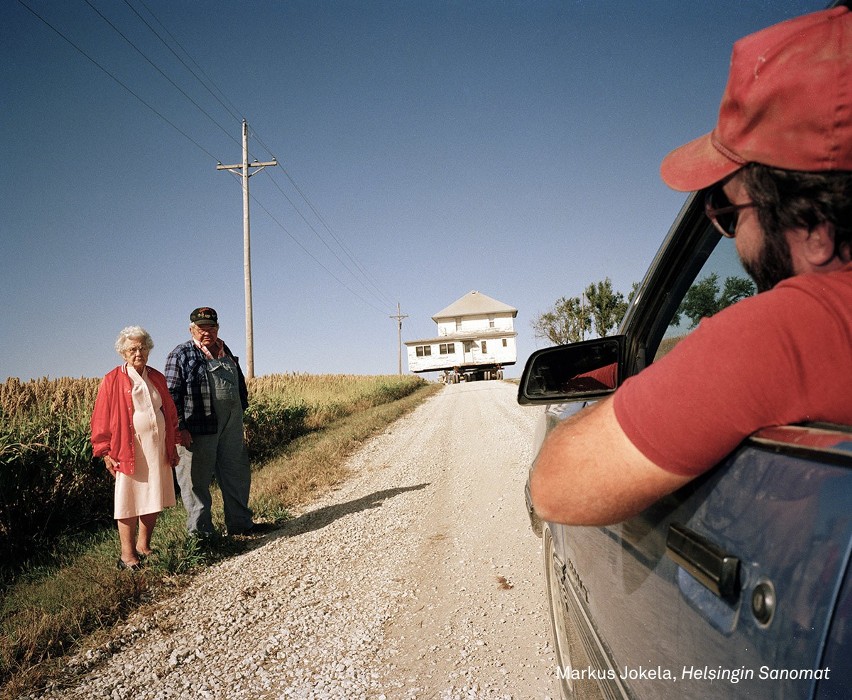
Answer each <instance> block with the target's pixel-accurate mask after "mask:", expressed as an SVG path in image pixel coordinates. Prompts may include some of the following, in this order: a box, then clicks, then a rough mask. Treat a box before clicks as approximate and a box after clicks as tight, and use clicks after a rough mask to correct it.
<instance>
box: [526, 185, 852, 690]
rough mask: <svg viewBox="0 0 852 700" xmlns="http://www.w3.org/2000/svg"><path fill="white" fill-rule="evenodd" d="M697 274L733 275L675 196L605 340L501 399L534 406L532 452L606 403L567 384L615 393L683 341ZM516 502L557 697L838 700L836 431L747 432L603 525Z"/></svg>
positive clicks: (845, 440) (841, 644) (849, 627)
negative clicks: (546, 622)
mask: <svg viewBox="0 0 852 700" xmlns="http://www.w3.org/2000/svg"><path fill="white" fill-rule="evenodd" d="M714 274H715V275H716V280H717V281H718V282H719V283H720V284H721V283H722V282H723V281H724V280H726V279H727V278H729V277H744V273H743V272H742V269H741V267H740V265H739V262H738V260H737V257H736V251H735V249H734V246H733V245H732V244H731V241H729V240H726V239H722V238H720V236H719V234H718V233H717V232H716V231H715V229H713V227H712V225H710V223H709V222H708V220H707V218H706V216H705V215H704V212H703V206H702V201H701V198H700V196H697V195H693V196H692V197H690V199H688V200H687V202H686V204H685V205H684V207H683V209H682V211H681V213H680V215H679V217H678V219H677V221H676V222H675V224H674V226H673V227H672V229H671V231H670V232H669V235H668V237H667V238H666V240H665V242H664V243H663V245H662V247H661V248H660V251H659V252H658V254H657V256H656V258H655V259H654V261H653V263H652V266H651V268H650V270H649V271H648V273H647V275H646V277H645V279H644V281H643V282H642V284H641V286H640V288H639V290H638V293H637V294H636V295H635V297H634V300H633V302H632V304H631V307H630V308H629V310H628V312H627V314H626V316H625V318H624V322H623V324H622V327H621V329H620V334H619V335H618V336H615V337H609V338H601V339H596V340H591V341H586V342H584V343H577V344H573V345H567V346H560V347H556V348H548V349H545V350H541V351H538V352H537V353H535V354H534V355H533V356H531V357H530V359H529V361H528V363H527V366H526V369H525V370H524V374H523V377H522V379H521V385H520V389H519V401H520V402H521V403H523V404H531V403H538V404H547V408H546V410H545V412H544V419H543V420H544V425H543V426H542V429H541V430H540V431H539V434H540V437H541V438H543V436H544V434H545V433H546V432H547V430H549V429H550V428H552V427H553V426H554V425H556V424H557V423H558V422H559V421H561V420H564V419H565V418H566V417H568V416H570V415H572V414H573V413H574V412H576V411H577V410H582V407H583V405H584V403H585V402H589V401H594V400H596V399H598V398H601V397H602V396H605V395H607V394H608V393H611V391H612V389H609V388H606V387H605V386H604V384H603V383H597V384H596V385H577V384H576V382H574V383H573V384H572V382H571V381H569V380H570V379H571V378H575V377H577V376H578V375H586V376H605V375H606V374H609V375H611V376H612V377H613V379H614V381H613V382H611V383H612V384H613V385H615V384H617V383H619V382H621V381H623V380H624V379H625V378H626V377H628V376H630V375H632V374H635V373H636V372H639V371H640V370H642V369H643V368H644V367H646V366H647V365H649V364H651V363H652V362H654V361H655V360H656V359H658V358H659V357H660V356H662V355H663V354H664V353H665V352H667V351H668V350H669V349H671V347H673V346H674V345H675V344H676V343H677V342H678V341H679V340H680V339H681V338H682V337H684V336H685V335H686V334H687V333H688V332H689V331H690V328H689V325H690V324H689V321H688V319H685V318H684V317H683V313H682V310H683V309H682V307H681V303H682V301H683V300H684V298H685V296H686V295H687V292H688V290H689V289H690V288H691V287H693V285H695V284H697V283H701V282H702V281H706V280H707V279H708V278H710V276H711V275H714ZM679 311H680V312H681V313H679ZM604 368H608V370H609V371H608V372H606V373H601V372H600V370H601V369H604ZM694 371H695V372H696V374H698V373H700V372H702V371H703V370H702V368H701V367H695V368H694ZM850 371H852V368H850ZM684 381H689V379H688V378H685V379H684ZM850 400H852V397H850ZM646 410H648V411H653V410H654V407H653V406H647V407H646ZM526 496H527V505H528V507H529V509H530V516H531V519H532V523H533V528H534V530H535V531H536V532H537V533H538V534H540V535H542V536H543V537H544V563H545V568H546V574H547V575H546V578H547V594H548V597H549V601H550V614H551V619H552V624H553V638H554V644H555V648H556V653H557V658H558V663H559V668H558V670H557V672H556V675H557V677H558V681H559V685H560V688H561V692H562V696H563V697H564V698H573V697H578V698H586V697H604V698H649V699H650V698H653V699H654V700H658V699H660V698H672V699H677V700H682V699H685V698H767V699H769V698H772V699H773V700H774V699H777V698H819V699H822V698H850V697H852V575H850V564H849V562H850V553H852V427H850V426H848V425H826V424H809V425H791V426H785V427H779V428H772V429H766V430H762V431H760V432H758V433H756V434H754V435H752V436H751V437H749V438H748V439H747V440H745V441H744V442H743V443H742V444H741V445H740V446H739V447H738V448H737V450H735V451H734V452H733V453H732V454H730V455H729V456H728V457H727V458H726V459H725V460H724V461H723V462H722V463H721V464H719V465H718V466H717V467H716V468H714V469H712V470H710V471H709V472H708V473H706V474H705V475H704V476H702V477H700V478H698V479H696V480H695V481H693V482H691V483H690V484H688V485H687V486H686V487H685V488H683V489H682V490H680V491H678V492H675V493H673V494H671V495H670V496H668V497H666V498H664V499H662V500H661V501H659V502H658V503H656V504H655V505H653V506H652V507H651V508H649V509H648V510H646V511H645V512H643V513H641V514H639V515H638V516H636V517H634V518H631V519H630V520H627V521H625V522H622V523H620V524H617V525H613V526H609V527H569V526H565V525H558V524H553V523H549V522H541V521H540V520H539V519H538V518H537V517H536V515H535V513H534V511H533V509H532V507H531V504H530V499H529V487H527V494H526Z"/></svg>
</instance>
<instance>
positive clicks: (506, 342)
mask: <svg viewBox="0 0 852 700" xmlns="http://www.w3.org/2000/svg"><path fill="white" fill-rule="evenodd" d="M503 347H504V348H506V347H509V341H508V340H506V339H505V338H503Z"/></svg>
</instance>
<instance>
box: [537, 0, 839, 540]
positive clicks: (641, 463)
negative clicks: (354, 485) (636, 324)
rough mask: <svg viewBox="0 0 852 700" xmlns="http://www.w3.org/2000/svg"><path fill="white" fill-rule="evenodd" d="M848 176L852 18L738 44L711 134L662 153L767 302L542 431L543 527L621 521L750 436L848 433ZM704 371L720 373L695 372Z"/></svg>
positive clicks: (785, 27) (789, 28)
mask: <svg viewBox="0 0 852 700" xmlns="http://www.w3.org/2000/svg"><path fill="white" fill-rule="evenodd" d="M850 171H852V13H850V11H849V9H848V8H845V7H837V8H834V9H831V10H825V11H822V12H817V13H813V14H811V15H806V16H803V17H798V18H795V19H792V20H789V21H787V22H783V23H781V24H778V25H775V26H773V27H769V28H768V29H764V30H762V31H760V32H757V33H755V34H753V35H750V36H748V37H746V38H744V39H741V40H740V41H738V42H737V43H736V44H735V46H734V51H733V54H732V58H731V68H730V74H729V79H728V84H727V87H726V89H725V94H724V96H723V98H722V103H721V107H720V110H719V119H718V123H717V125H716V127H715V129H713V131H712V132H711V133H709V134H707V135H705V136H702V137H700V138H698V139H696V140H694V141H692V142H690V143H688V144H686V145H684V146H682V147H680V148H678V149H676V150H675V151H673V152H672V153H670V154H669V155H668V156H667V157H666V158H665V159H664V161H663V163H662V167H661V174H662V177H663V180H664V181H665V182H666V184H668V185H669V186H670V187H672V188H673V189H676V190H680V191H690V190H705V197H706V199H705V201H706V211H707V215H708V216H709V218H710V219H711V220H712V222H713V224H714V225H715V226H716V228H718V229H719V232H720V233H721V234H722V235H724V236H727V237H730V238H735V240H734V243H735V245H736V248H737V252H738V254H739V256H740V259H741V260H742V262H743V266H744V267H745V269H746V271H747V272H748V273H749V274H750V275H751V276H752V277H753V278H754V280H755V282H756V283H757V286H758V290H759V291H760V292H761V293H760V294H758V295H757V296H755V297H752V298H749V299H746V300H743V301H741V302H739V303H738V304H735V305H734V306H731V307H729V308H727V309H725V310H724V311H722V312H720V313H718V314H716V315H715V316H714V317H712V318H710V319H705V320H704V321H702V323H701V324H700V325H699V327H698V329H697V330H696V331H695V332H694V333H692V334H690V335H689V336H687V337H686V338H685V339H684V340H683V341H682V342H681V343H679V344H678V346H677V347H676V348H675V349H674V350H673V351H672V352H671V353H669V354H668V355H667V356H666V357H664V358H662V359H661V360H660V361H658V362H655V363H654V364H652V365H651V366H649V367H648V368H646V369H645V370H643V371H642V372H640V373H639V374H638V375H636V376H635V377H632V378H630V379H628V380H627V381H626V382H625V383H624V384H623V385H622V386H621V387H620V388H619V389H618V390H617V391H616V393H615V394H614V395H612V396H611V397H609V398H607V399H606V400H603V401H600V402H599V403H597V404H595V405H594V406H593V407H591V408H589V409H587V410H584V411H581V412H580V413H579V414H577V415H576V416H574V417H573V419H571V420H568V421H566V422H565V423H563V424H561V425H559V426H558V427H557V428H555V429H554V430H553V431H552V432H551V434H550V436H549V437H548V439H547V440H546V441H545V443H544V445H543V446H542V449H541V451H540V453H539V456H538V458H537V460H536V463H535V466H534V469H533V473H532V476H531V482H530V489H531V494H532V500H533V504H534V506H535V508H536V511H537V512H538V514H539V515H540V516H541V517H542V518H544V519H545V520H550V521H553V522H563V523H567V524H573V525H604V524H610V523H615V522H619V521H621V520H623V519H626V518H628V517H630V516H632V515H634V514H636V513H638V512H639V511H641V510H643V509H644V508H646V507H647V506H649V505H650V504H651V503H653V502H654V501H656V500H657V499H659V498H660V497H662V496H664V495H666V494H668V493H670V492H672V491H674V490H676V489H678V488H679V487H681V486H683V485H684V484H686V483H687V482H688V481H690V480H691V479H693V478H695V477H696V476H698V475H699V474H701V473H703V472H704V471H706V470H708V469H710V468H712V467H713V466H714V465H715V464H717V463H718V462H719V461H720V460H722V459H723V458H724V457H725V455H727V454H728V453H730V452H732V451H733V450H734V449H735V448H736V446H737V445H738V444H739V443H740V442H741V441H742V440H743V439H744V438H745V437H747V436H748V435H750V434H751V433H752V432H754V431H755V430H758V429H759V428H762V427H767V426H772V425H785V424H790V423H797V422H803V421H826V422H834V423H841V424H846V425H849V424H852V400H850V397H852V264H850V260H851V259H852V251H850V247H852V242H850V239H851V238H852V172H850ZM710 366H713V367H717V366H720V371H719V372H711V371H707V372H702V373H700V375H699V374H697V373H696V372H694V371H693V370H694V368H695V367H710ZM684 377H687V378H688V381H684V380H683V378H684ZM649 407H653V410H649Z"/></svg>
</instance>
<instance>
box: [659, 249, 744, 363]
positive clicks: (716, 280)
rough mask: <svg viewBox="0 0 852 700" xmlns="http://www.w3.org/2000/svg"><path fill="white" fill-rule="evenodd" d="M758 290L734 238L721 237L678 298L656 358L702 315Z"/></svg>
mask: <svg viewBox="0 0 852 700" xmlns="http://www.w3.org/2000/svg"><path fill="white" fill-rule="evenodd" d="M756 291H757V290H756V289H755V286H754V283H753V282H752V281H751V279H750V278H749V277H748V275H747V274H746V273H745V271H744V270H743V267H742V265H741V264H740V260H739V257H738V255H737V251H736V246H735V245H734V241H733V240H730V239H726V238H721V237H720V239H719V242H718V244H717V245H716V247H715V248H714V249H713V251H712V253H710V255H709V257H708V258H707V260H706V261H705V263H704V265H703V266H702V267H701V269H700V270H699V272H698V274H697V275H696V276H695V279H694V281H693V282H692V284H691V285H690V286H689V287H688V289H686V291H685V293H684V294H683V295H682V296H681V298H680V300H679V306H678V307H677V309H676V310H675V312H674V316H672V317H671V318H669V319H667V320H668V327H667V328H666V329H665V331H664V333H663V337H662V339H661V341H660V344H659V346H658V347H657V351H656V353H655V354H654V360H658V359H659V358H661V357H662V356H663V355H665V354H666V353H667V352H669V351H670V350H671V349H672V348H673V347H674V346H675V345H677V343H678V342H680V341H681V340H682V339H683V338H685V337H686V336H687V335H689V334H690V333H691V332H692V331H693V330H695V329H696V328H697V327H698V323H699V322H700V321H701V319H702V318H704V317H707V316H712V315H713V314H714V313H717V312H718V311H720V310H721V309H723V308H724V307H726V306H730V305H731V304H733V303H735V302H737V301H739V300H740V299H743V298H745V297H747V296H751V295H753V294H754V293H755V292H756Z"/></svg>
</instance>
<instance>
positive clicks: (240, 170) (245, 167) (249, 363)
mask: <svg viewBox="0 0 852 700" xmlns="http://www.w3.org/2000/svg"><path fill="white" fill-rule="evenodd" d="M268 165H278V161H276V160H272V161H270V162H268V163H261V162H259V161H253V162H252V163H249V162H248V124H247V123H246V120H245V119H243V162H242V163H239V164H237V165H222V164H221V163H219V164H218V165H217V166H216V170H228V171H230V172H232V173H234V174H235V175H240V177H242V180H243V275H244V277H245V288H246V378H248V379H251V378H252V377H254V323H253V320H252V309H251V233H250V231H251V229H250V226H249V178H250V177H251V176H252V175H254V174H255V173H258V172H260V171H261V170H263V169H264V168H265V167H266V166H268ZM249 168H254V170H253V171H251V172H249Z"/></svg>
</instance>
